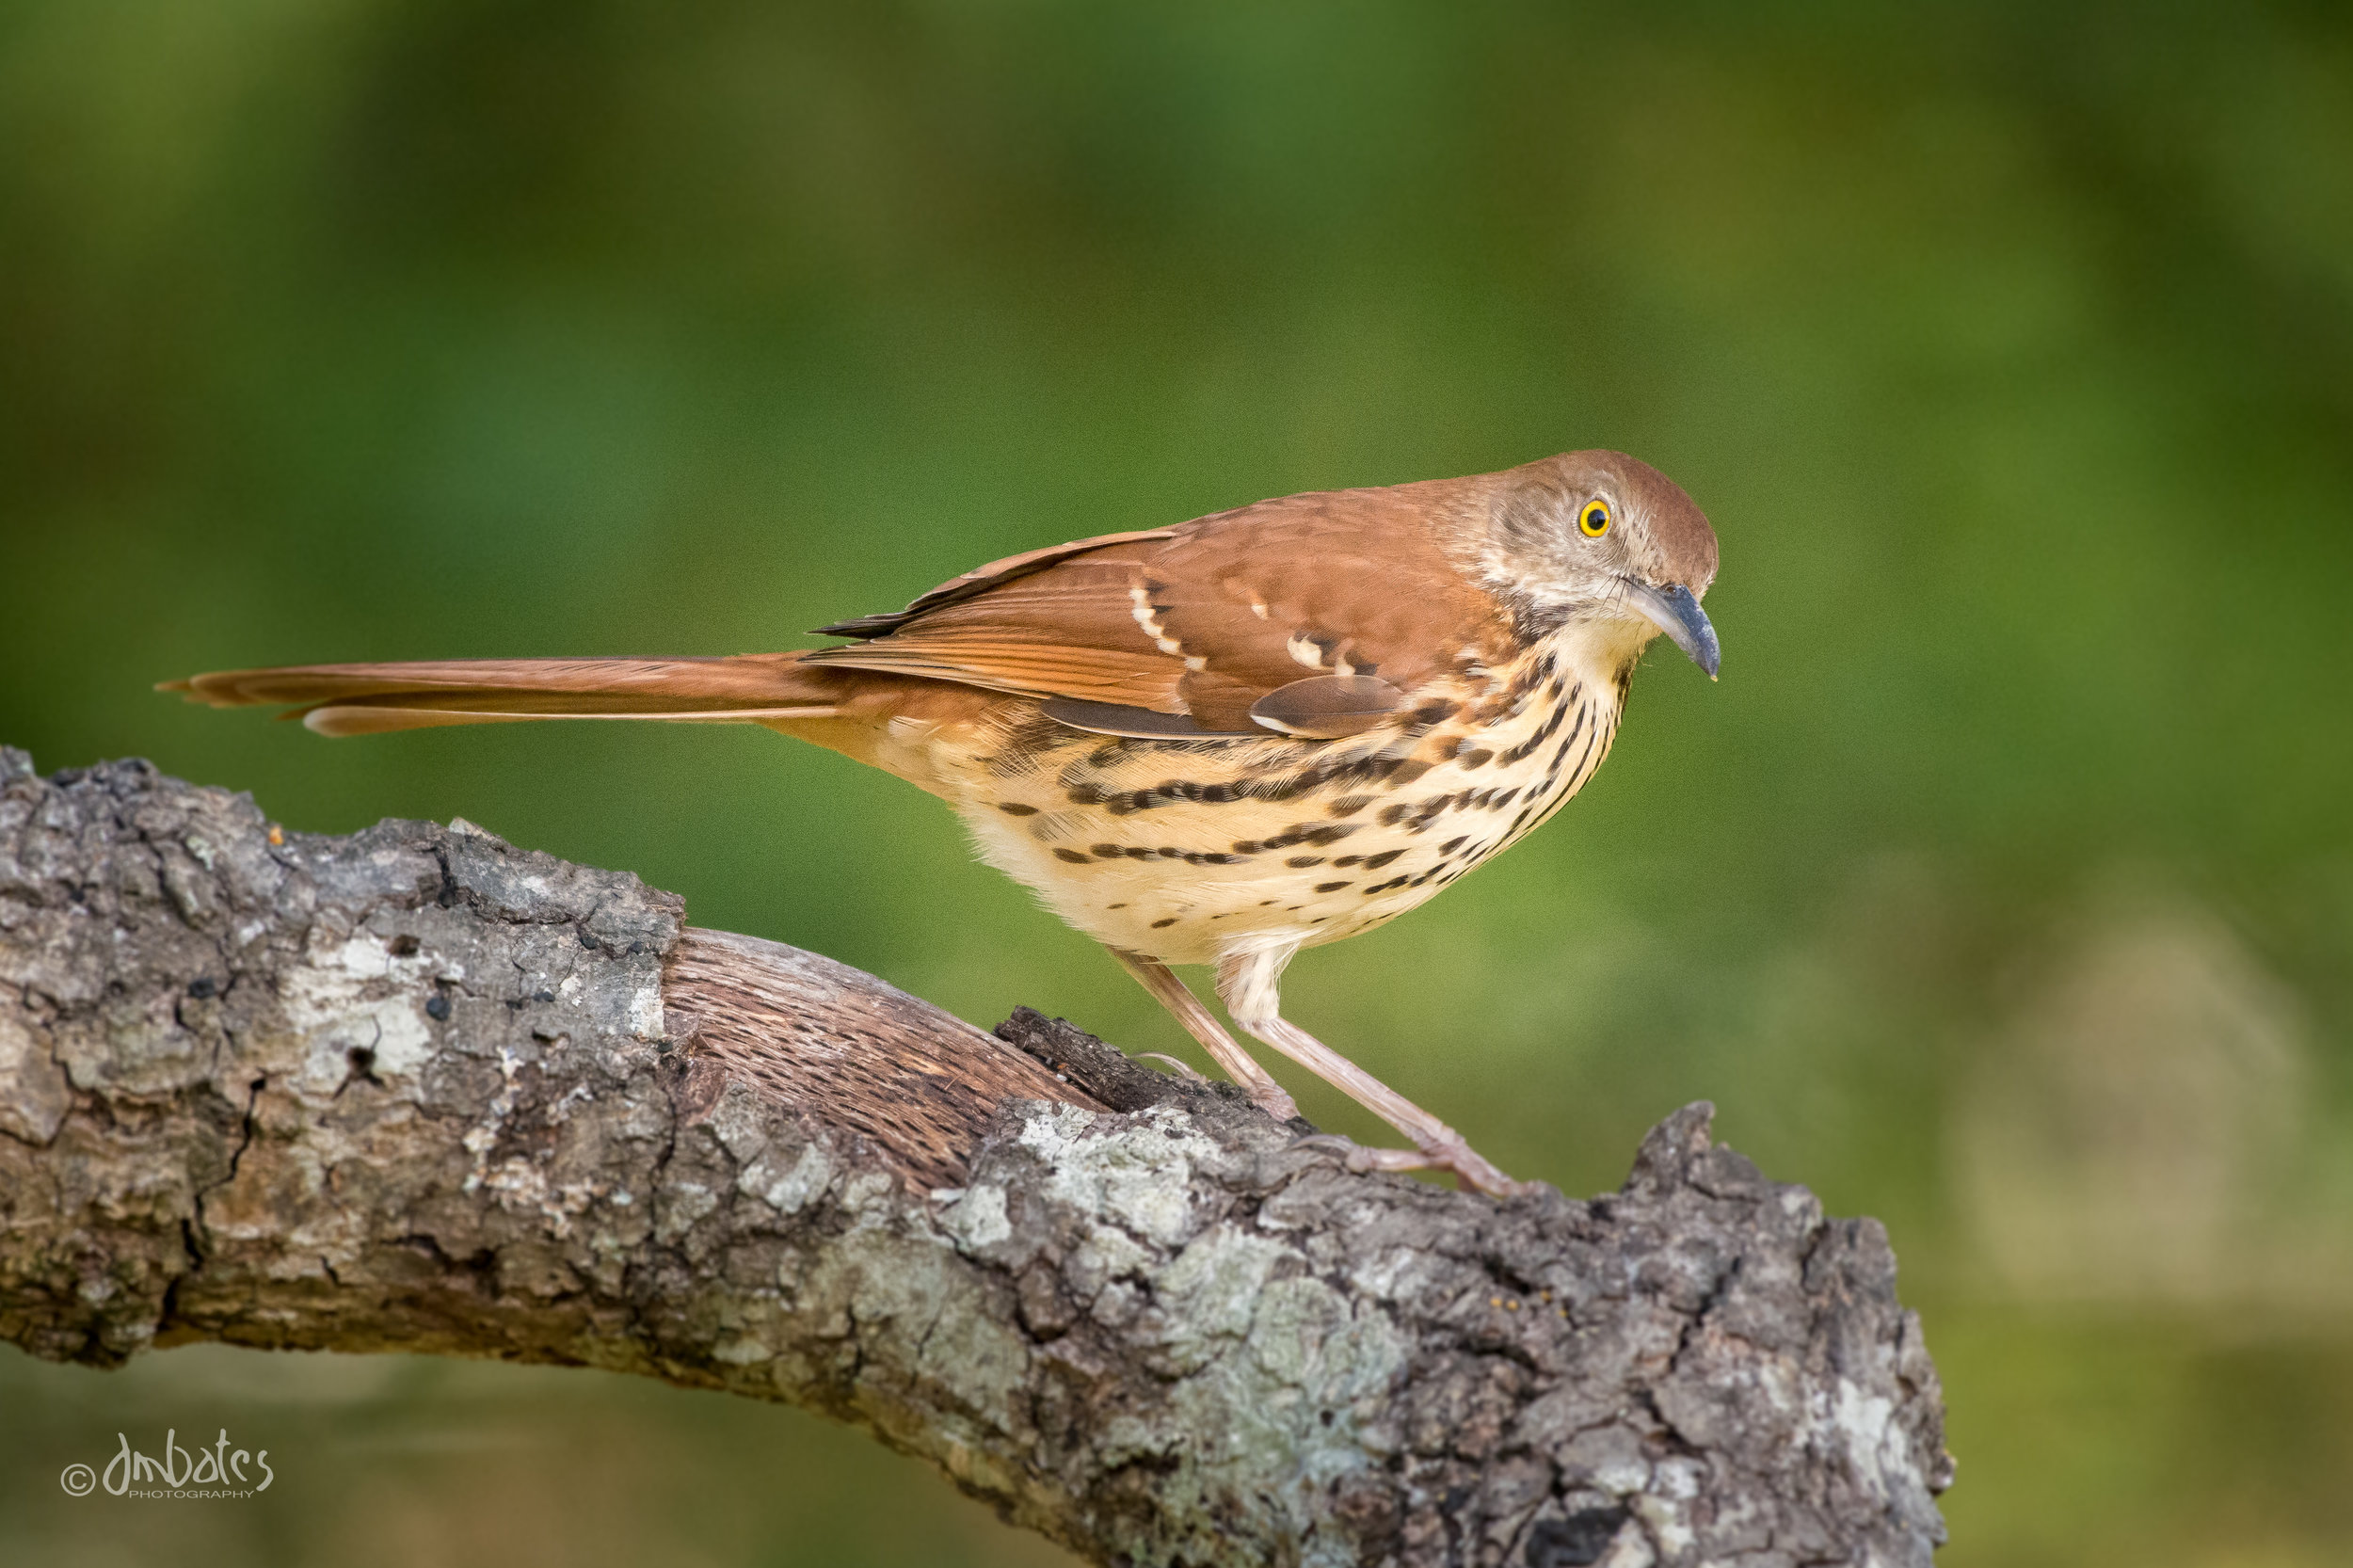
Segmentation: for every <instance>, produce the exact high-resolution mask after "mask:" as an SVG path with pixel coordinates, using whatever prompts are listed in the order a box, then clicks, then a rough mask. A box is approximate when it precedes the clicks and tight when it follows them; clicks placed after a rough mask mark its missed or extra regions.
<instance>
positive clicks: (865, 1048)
mask: <svg viewBox="0 0 2353 1568" xmlns="http://www.w3.org/2000/svg"><path fill="white" fill-rule="evenodd" d="M682 914H683V910H682V906H681V904H680V901H679V900H678V899H677V898H675V897H673V896H671V895H670V894H667V893H663V892H657V891H655V890H653V889H651V888H647V887H645V886H644V885H643V884H641V883H640V882H638V881H637V879H636V878H634V877H632V876H630V875H628V874H626V873H622V872H603V871H593V870H589V869H586V868H584V867H579V866H572V865H567V864H565V863H563V862H561V861H558V860H555V859H552V858H551V857H549V856H544V855H538V854H534V853H531V852H528V851H523V850H518V849H515V848H513V847H511V846H509V845H507V844H505V843H504V842H502V841H501V840H498V839H495V838H493V837H491V836H490V835H488V834H486V833H483V832H481V831H480V830H478V829H475V828H472V827H471V826H470V825H468V824H464V823H454V824H451V825H450V826H449V827H447V828H442V827H440V826H436V825H434V824H428V823H410V822H386V823H382V824H378V825H376V827H373V828H370V829H368V830H367V831H366V832H363V833H359V834H355V835H353V836H351V837H349V838H328V837H314V836H311V835H306V834H294V833H284V832H282V831H281V830H280V829H279V828H277V827H274V826H272V825H271V824H268V823H267V822H266V821H265V820H264V818H263V816H262V815H261V813H260V812H259V811H257V810H256V809H255V808H254V807H253V804H252V802H251V801H250V800H249V799H248V798H247V797H245V796H242V795H232V794H230V793H228V792H223V791H219V790H212V789H200V788H195V787H192V786H189V785H186V784H183V783H180V782H178V781H176V780H173V779H169V778H166V777H163V776H159V775H158V774H157V773H156V772H155V771H154V770H153V769H152V767H150V766H148V765H147V764H145V763H142V762H119V763H110V764H106V765H104V766H102V767H97V768H90V769H85V770H74V771H69V772H65V773H60V774H59V775H57V776H56V777H55V778H54V779H50V780H44V779H41V778H40V777H37V776H35V775H34V773H33V771H32V763H31V760H30V759H29V758H27V757H25V756H24V754H23V753H22V752H14V751H0V1337H5V1338H7V1339H9V1340H12V1341H14V1342H15V1343H17V1344H19V1345H22V1346H24V1347H25V1348H26V1349H27V1350H29V1351H31V1352H33V1353H35V1354H37V1355H40V1356H45V1357H48V1358H51V1359H55V1360H69V1361H80V1362H85V1363H90V1364H95V1365H101V1366H112V1365H118V1364H120V1362H122V1361H123V1360H124V1359H125V1358H127V1357H128V1356H130V1355H132V1354H134V1353H136V1352H139V1351H141V1350H143V1349H146V1348H147V1347H149V1346H151V1345H153V1346H164V1345H172V1344H181V1343H185V1342H188V1341H191V1340H201V1339H218V1340H226V1341H230V1342H233V1343H237V1344H244V1345H259V1346H282V1347H300V1348H305V1349H316V1350H337V1351H370V1350H404V1351H424V1352H439V1353H444V1354H453V1355H472V1356H496V1357H501V1358H504V1359H508V1360H517V1361H537V1362H555V1363H563V1364H569V1365H579V1366H595V1367H604V1368H613V1369H616V1370H620V1371H630V1372H640V1373H645V1374H648V1375H650V1376H654V1377H659V1378H663V1379H664V1380H666V1381H668V1382H671V1383H677V1384H687V1385H690V1386H697V1387H712V1388H724V1389H728V1390H730V1391H733V1392H736V1393H740V1394H747V1395H752V1396H755V1397H758V1398H760V1399H769V1400H786V1401H789V1402H792V1403H794V1404H800V1405H806V1406H809V1407H812V1408H814V1409H818V1410H822V1411H824V1412H825V1413H827V1414H829V1415H832V1416H839V1417H840V1418H841V1419H843V1420H846V1421H850V1422H852V1423H855V1424H856V1425H859V1426H862V1427H865V1428H867V1429H869V1430H870V1431H872V1432H874V1433H875V1434H876V1435H878V1436H880V1437H881V1438H882V1439H883V1440H884V1441H885V1442H888V1443H889V1444H891V1445H892V1446H893V1447H895V1448H901V1449H904V1450H905V1451H907V1452H910V1453H914V1454H919V1455H920V1456H922V1457H923V1458H925V1459H927V1460H929V1461H930V1462H932V1463H933V1464H936V1465H938V1466H939V1467H940V1468H941V1469H942V1470H944V1471H945V1472H946V1473H947V1474H948V1475H950V1476H951V1477H952V1478H953V1479H954V1480H956V1482H957V1483H958V1484H959V1485H961V1486H962V1487H964V1488H965V1489H966V1490H967V1491H968V1492H971V1493H973V1494H974V1495H976V1496H982V1497H984V1498H987V1499H989V1500H991V1501H993V1502H994V1503H996V1504H997V1505H998V1507H999V1508H1000V1511H1001V1512H1003V1513H1004V1515H1005V1517H1007V1518H1008V1519H1010V1520H1012V1521H1014V1522H1015V1523H1017V1524H1021V1525H1025V1526H1028V1527H1030V1528H1034V1529H1037V1530H1041V1531H1043V1532H1044V1533H1045V1534H1047V1535H1048V1536H1050V1537H1052V1538H1053V1539H1054V1540H1056V1541H1059V1542H1062V1543H1063V1544H1065V1545H1067V1546H1069V1547H1071V1548H1072V1549H1073V1550H1075V1551H1077V1552H1079V1553H1080V1554H1081V1555H1083V1556H1086V1557H1088V1558H1090V1559H1092V1560H1096V1561H1099V1562H1107V1563H1108V1562H1137V1563H1210V1562H1242V1561H1250V1562H1257V1561H1267V1562H1293V1563H1342V1562H1368V1563H1399V1564H1437V1563H1471V1562H1481V1563H1484V1562H1497V1563H1500V1562H1509V1563H1513V1564H1522V1563H1526V1564H1532V1565H1536V1568H1558V1565H1565V1564H1576V1563H1592V1562H1608V1563H1610V1564H1615V1565H1619V1568H1626V1565H1632V1564H1642V1563H1660V1564H1685V1563H1700V1562H1709V1563H1739V1564H1744V1565H1747V1568H1768V1565H1790V1568H1794V1565H1797V1564H1801V1563H1828V1562H1856V1563H1861V1562H1865V1561H1868V1562H1874V1563H1881V1564H1926V1563H1928V1562H1929V1553H1930V1550H1931V1546H1932V1544H1934V1543H1935V1542H1937V1541H1939V1540H1941V1539H1942V1538H1943V1526H1942V1524H1941V1522H1940V1520H1939V1517H1938V1514H1937V1512H1936V1509H1935V1506H1934V1504H1933V1503H1932V1501H1931V1500H1930V1499H1931V1494H1932V1493H1934V1492H1935V1491H1938V1490H1941V1489H1942V1487H1943V1486H1944V1485H1945V1482H1946V1480H1948V1478H1949V1474H1950V1461H1949V1460H1948V1459H1947V1458H1946V1457H1945V1453H1944V1449H1943V1444H1942V1421H1943V1412H1942V1407H1941V1404H1940V1400H1939V1392H1938V1387H1937V1382H1936V1374H1935V1371H1934V1369H1933V1368H1932V1367H1931V1366H1930V1364H1929V1358H1928V1355H1927V1352H1926V1351H1925V1350H1924V1349H1923V1347H1922V1344H1921V1338H1920V1330H1919V1324H1918V1321H1917V1320H1916V1319H1915V1318H1913V1316H1912V1315H1911V1314H1909V1313H1907V1312H1905V1311H1903V1310H1902V1309H1901V1308H1900V1307H1899V1306H1898V1304H1897V1300H1896V1295H1895V1279H1894V1276H1895V1262H1894V1258H1893V1256H1891V1255H1890V1253H1889V1251H1888V1247H1887V1241H1886V1238H1885V1235H1884V1233H1883V1232H1882V1231H1881V1228H1880V1226H1879V1225H1878V1224H1876V1223H1875V1222H1872V1221H1868V1220H1863V1221H1837V1220H1825V1219H1824V1218H1823V1216H1822V1213H1821V1209H1820V1206H1819V1205H1818V1204H1817V1202H1816V1200H1815V1199H1814V1197H1813V1196H1812V1195H1811V1194H1810V1193H1808V1192H1805V1191H1804V1190H1803V1189H1801V1188H1797V1187H1785V1186H1779V1185H1776V1184H1774V1183H1772V1182H1769V1181H1767V1180H1765V1179H1764V1178H1763V1177H1762V1176H1759V1175H1758V1174H1757V1172H1756V1170H1755V1169H1754V1167H1753V1166H1752V1165H1751V1164H1750V1163H1749V1162H1748V1161H1747V1160H1744V1159H1742V1158H1741V1157H1740V1156H1739V1155H1737V1154H1735V1153H1733V1152H1732V1151H1730V1150H1729V1149H1722V1148H1712V1147H1710V1145H1709V1142H1708V1137H1707V1125H1708V1117H1709V1114H1710V1112H1709V1109H1708V1108H1707V1107H1706V1106H1705V1105H1698V1106H1692V1107H1689V1108H1688V1109H1686V1110H1684V1111H1682V1112H1678V1113H1676V1114H1675V1115H1674V1116H1673V1117H1671V1118H1669V1119H1668V1120H1667V1121H1666V1122H1665V1123H1663V1124H1661V1125H1660V1126H1659V1128H1657V1130H1655V1131H1654V1132H1652V1134H1651V1135H1650V1137H1649V1138H1648V1139H1647V1140H1646V1141H1645V1142H1644V1143H1643V1145H1642V1148H1641V1154H1640V1156H1639V1157H1638V1159H1637V1160H1636V1163H1635V1167H1634V1172H1633V1176H1632V1177H1631V1178H1630V1179H1629V1181H1628V1182H1627V1184H1626V1186H1625V1190H1624V1191H1623V1192H1620V1193H1617V1194H1615V1195H1613V1196H1609V1197H1604V1198H1598V1199H1595V1200H1593V1202H1590V1203H1572V1202H1568V1201H1566V1200H1564V1199H1561V1198H1560V1197H1559V1196H1557V1195H1553V1194H1549V1193H1547V1194H1545V1195H1543V1196H1541V1197H1536V1198H1529V1199H1521V1200H1514V1201H1513V1202H1510V1203H1497V1202H1494V1201H1491V1200H1489V1199H1486V1198H1481V1197H1477V1196H1473V1195H1470V1194H1465V1193H1458V1192H1448V1191H1442V1190H1440V1189H1437V1188H1434V1187H1431V1186H1427V1185H1422V1184H1419V1183H1416V1182H1413V1181H1408V1180H1405V1179H1402V1178H1400V1177H1395V1176H1352V1175H1350V1174H1348V1173H1347V1172H1345V1171H1344V1170H1342V1169H1340V1168H1339V1167H1338V1166H1337V1164H1336V1163H1335V1162H1334V1160H1333V1159H1332V1158H1331V1156H1330V1155H1328V1154H1326V1153H1324V1152H1323V1151H1322V1150H1321V1149H1320V1148H1317V1147H1313V1146H1310V1147H1307V1148H1299V1149H1295V1148H1293V1147H1292V1146H1291V1144H1292V1142H1293V1134H1292V1132H1291V1131H1290V1130H1289V1129H1287V1128H1282V1127H1278V1126H1277V1125H1275V1124H1274V1123H1273V1121H1271V1120H1270V1119H1268V1118H1267V1117H1266V1116H1265V1115H1263V1114H1262V1113H1261V1112H1258V1111H1257V1110H1256V1109H1255V1108H1254V1107H1252V1106H1250V1105H1249V1104H1248V1103H1247V1101H1245V1100H1242V1099H1241V1097H1240V1096H1239V1095H1238V1094H1237V1093H1235V1092H1233V1091H1231V1090H1230V1089H1228V1088H1227V1087H1226V1086H1224V1085H1208V1084H1195V1083H1190V1082H1183V1081H1179V1080H1174V1079H1169V1078H1164V1077H1162V1076H1160V1075H1159V1074H1157V1073H1154V1072H1152V1071H1150V1070H1148V1069H1146V1068H1144V1067H1143V1066H1141V1065H1139V1064H1135V1063H1133V1062H1130V1061H1128V1059H1127V1058H1125V1057H1123V1056H1121V1055H1120V1054H1119V1053H1118V1052H1117V1051H1115V1050H1112V1049H1110V1048H1107V1047H1105V1046H1103V1045H1101V1044H1100V1043H1099V1042H1097V1041H1095V1040H1093V1039H1091V1038H1089V1037H1088V1036H1086V1035H1084V1034H1082V1033H1080V1032H1079V1031H1077V1030H1075V1029H1072V1028H1070V1027H1069V1026H1068V1025H1065V1024H1062V1023H1060V1022H1048V1020H1046V1019H1043V1018H1041V1017H1039V1016H1036V1015H1034V1014H1032V1013H1029V1012H1027V1011H1026V1010H1024V1011H1023V1012H1022V1013H1019V1014H1016V1016H1015V1018H1014V1019H1013V1020H1011V1021H1010V1022H1009V1023H1008V1024H1007V1025H1006V1026H1005V1027H1004V1028H1002V1029H1000V1031H999V1036H998V1037H992V1036H989V1035H986V1034H983V1033H981V1032H979V1031H977V1030H975V1029H972V1028H970V1027H969V1026H968V1025H966V1024H964V1023H961V1022H959V1021H958V1020H956V1019H954V1018H952V1017H950V1016H947V1015H946V1014H944V1013H941V1012H939V1011H938V1010H937V1009H936V1008H933V1007H930V1006H928V1005H927V1004H925V1003H923V1002H921V1001H919V1000H916V999H914V998H912V997H908V996H905V995H904V994H902V993H900V992H898V991H895V990H892V989H891V988H890V987H889V986H888V985H885V984H882V983H881V982H880V981H878V980H875V979H874V978H872V976H869V975H865V974H861V973H859V972H858V971H856V970H855V969H851V968H845V967H843V966H841V965H840V964H836V963H833V962H832V961H830V960H828V959H825V958H821V957H818V956H816V955H814V954H811V953H807V952H797V951H795V950H793V949H791V948H786V947H780V946H777V945H776V944H774V943H769V942H762V941H759V940H756V939H754V938H751V937H746V936H726V935H722V934H719V933H714V932H707V931H699V930H695V929H692V928H690V927H687V926H686V925H685V924H684V923H683V920H682Z"/></svg>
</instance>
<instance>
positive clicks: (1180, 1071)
mask: <svg viewBox="0 0 2353 1568" xmlns="http://www.w3.org/2000/svg"><path fill="white" fill-rule="evenodd" d="M1132 1054H1133V1055H1134V1056H1135V1057H1136V1058H1137V1059H1138V1060H1140V1061H1144V1062H1165V1063H1167V1064H1168V1065H1169V1069H1170V1070H1171V1071H1172V1072H1174V1073H1175V1074H1176V1075H1177V1077H1178V1078H1181V1079H1183V1080H1186V1081H1187V1082H1189V1083H1206V1082H1208V1081H1209V1080H1207V1079H1205V1078H1203V1077H1202V1076H1201V1075H1200V1074H1199V1073H1196V1072H1194V1071H1193V1064H1192V1063H1190V1062H1180V1061H1178V1060H1177V1058H1175V1057H1173V1056H1171V1055H1169V1054H1168V1053H1167V1052H1166V1051H1160V1050H1140V1051H1136V1052H1133V1053H1132Z"/></svg>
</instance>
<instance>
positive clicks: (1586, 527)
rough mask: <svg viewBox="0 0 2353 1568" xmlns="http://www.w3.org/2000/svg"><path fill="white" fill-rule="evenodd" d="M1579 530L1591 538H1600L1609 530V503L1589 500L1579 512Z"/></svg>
mask: <svg viewBox="0 0 2353 1568" xmlns="http://www.w3.org/2000/svg"><path fill="white" fill-rule="evenodd" d="M1577 532H1578V533H1580V534H1582V535H1584V536H1586V537H1587V538H1589V539H1598V538H1600V537H1601V536H1603V535H1604V534H1607V533H1609V503H1608V502H1607V501H1589V502H1587V503H1586V504H1585V509H1584V510H1583V511H1581V512H1579V513H1577Z"/></svg>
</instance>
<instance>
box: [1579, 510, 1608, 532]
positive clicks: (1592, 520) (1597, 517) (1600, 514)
mask: <svg viewBox="0 0 2353 1568" xmlns="http://www.w3.org/2000/svg"><path fill="white" fill-rule="evenodd" d="M1607 521H1609V513H1608V512H1605V511H1603V510H1602V509H1601V508H1600V507H1598V506H1596V507H1594V508H1593V510H1592V511H1590V512H1587V513H1586V514H1585V526H1586V527H1588V528H1599V527H1600V526H1601V525H1602V524H1603V523H1605V522H1607Z"/></svg>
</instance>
